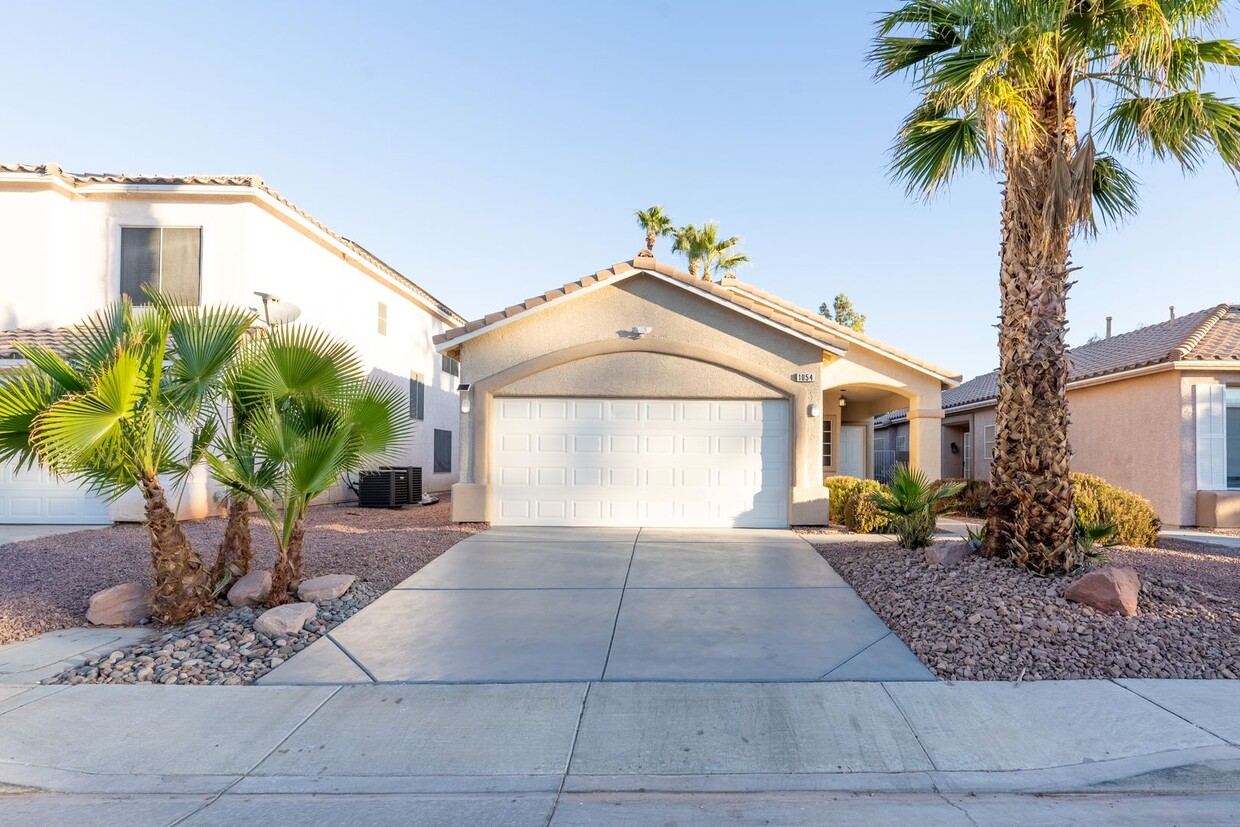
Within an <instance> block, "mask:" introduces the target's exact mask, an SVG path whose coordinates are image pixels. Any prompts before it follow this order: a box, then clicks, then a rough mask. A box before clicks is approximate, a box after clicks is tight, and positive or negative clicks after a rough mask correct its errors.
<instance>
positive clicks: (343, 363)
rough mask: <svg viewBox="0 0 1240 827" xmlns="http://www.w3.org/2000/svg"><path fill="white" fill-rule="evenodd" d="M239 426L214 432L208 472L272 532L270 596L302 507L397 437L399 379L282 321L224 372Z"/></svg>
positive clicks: (405, 429)
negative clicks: (375, 373) (237, 403)
mask: <svg viewBox="0 0 1240 827" xmlns="http://www.w3.org/2000/svg"><path fill="white" fill-rule="evenodd" d="M230 384H231V385H232V393H233V395H234V396H235V397H236V398H238V399H239V400H241V403H242V405H243V407H244V410H245V411H246V416H245V418H244V424H243V426H242V427H241V428H240V429H239V430H238V429H232V430H229V431H228V432H221V433H220V434H218V435H217V437H216V439H215V441H214V443H213V446H212V449H211V450H210V451H209V452H208V454H207V460H208V462H209V464H210V466H211V470H212V473H213V475H214V476H215V478H216V479H217V480H219V481H220V482H221V483H222V484H224V485H225V486H226V487H228V488H229V489H230V490H232V491H236V492H240V493H243V494H244V495H245V496H246V497H249V498H250V499H252V500H253V502H254V504H255V507H256V508H257V509H258V511H259V513H260V514H261V515H262V516H263V518H264V519H265V520H266V522H267V524H268V526H269V527H270V529H271V532H272V536H273V537H274V538H275V542H276V550H277V556H276V563H275V567H274V568H273V570H272V589H271V598H270V602H271V603H272V605H275V604H278V603H283V602H285V601H287V600H288V591H289V588H290V587H291V586H292V584H294V583H296V582H297V581H299V580H300V579H301V577H302V546H303V542H304V538H305V519H306V512H307V509H308V508H309V507H310V503H311V501H313V500H314V498H315V497H317V496H319V495H320V494H323V493H324V492H326V491H328V490H329V489H330V488H331V487H332V486H333V485H334V484H336V482H337V481H338V480H339V479H340V477H341V476H342V475H344V474H346V473H348V472H350V471H356V470H358V469H359V468H364V467H367V466H368V465H370V464H374V463H377V462H379V461H380V460H382V459H383V458H385V457H387V456H388V455H389V454H391V453H393V452H395V451H397V450H399V449H400V448H402V447H403V446H404V444H405V443H406V441H407V439H408V437H409V436H410V431H409V420H408V417H407V415H406V407H405V406H406V405H407V404H408V401H407V399H406V396H405V393H404V391H403V390H402V389H399V388H396V387H394V386H392V385H390V384H387V383H383V382H377V381H372V380H369V379H367V378H366V376H365V371H364V367H363V365H362V362H361V359H360V358H359V357H358V355H357V353H356V352H355V351H354V350H353V348H352V347H350V346H349V345H347V344H346V343H344V342H341V341H339V340H337V339H333V338H332V337H330V336H328V335H327V334H325V333H322V332H321V331H318V330H315V329H314V328H310V327H304V326H297V327H281V328H277V329H276V330H274V331H272V333H271V334H269V335H268V336H266V337H264V338H263V339H261V340H259V341H258V342H256V343H255V344H254V346H253V347H252V348H251V349H250V350H249V351H248V352H247V353H246V354H245V355H244V356H243V357H242V359H241V360H240V365H239V367H238V368H237V370H236V371H235V372H234V373H233V374H232V375H231V376H230Z"/></svg>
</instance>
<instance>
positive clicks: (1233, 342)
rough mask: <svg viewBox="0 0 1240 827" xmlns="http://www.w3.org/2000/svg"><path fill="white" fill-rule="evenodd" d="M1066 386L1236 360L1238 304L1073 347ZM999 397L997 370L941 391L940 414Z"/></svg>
mask: <svg viewBox="0 0 1240 827" xmlns="http://www.w3.org/2000/svg"><path fill="white" fill-rule="evenodd" d="M1068 356H1069V357H1070V358H1071V360H1072V371H1071V373H1070V374H1069V376H1068V381H1069V382H1079V381H1082V380H1084V379H1096V378H1099V377H1103V376H1109V375H1110V374H1113V373H1122V372H1123V371H1127V370H1135V369H1137V368H1143V367H1149V366H1151V365H1157V364H1163V363H1168V364H1170V363H1173V362H1193V361H1219V360H1221V361H1232V360H1235V361H1240V305H1236V304H1220V305H1218V306H1217V307H1211V308H1208V309H1206V310H1199V311H1197V312H1196V313H1188V314H1186V315H1184V316H1180V317H1179V318H1176V319H1171V320H1169V321H1165V322H1161V323H1159V324H1152V325H1149V326H1147V327H1142V328H1138V329H1136V330H1133V331H1130V332H1128V333H1120V334H1117V335H1115V336H1112V337H1110V338H1109V339H1100V340H1098V341H1096V342H1090V343H1088V344H1084V345H1081V346H1080V347H1074V348H1072V349H1071V350H1069V351H1068ZM998 396H999V372H998V371H997V370H992V371H991V372H990V373H983V374H982V375H981V376H975V377H973V378H972V379H970V380H969V381H967V382H963V383H961V384H960V385H959V386H958V387H955V388H951V389H950V390H945V391H943V410H944V411H949V412H950V411H952V410H958V409H960V408H967V407H972V406H974V405H983V404H985V403H989V402H993V401H994V400H995V399H996V398H998ZM907 414H908V410H907V409H904V408H902V409H900V410H898V411H890V412H888V413H885V414H882V415H881V416H878V417H875V419H874V424H875V426H876V427H880V428H881V427H885V426H887V425H892V424H894V423H897V422H901V421H903V419H904V418H905V416H907Z"/></svg>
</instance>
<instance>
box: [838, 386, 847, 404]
mask: <svg viewBox="0 0 1240 827" xmlns="http://www.w3.org/2000/svg"><path fill="white" fill-rule="evenodd" d="M847 404H848V400H847V399H845V398H844V389H843V388H840V407H841V408H842V407H844V406H845V405H847Z"/></svg>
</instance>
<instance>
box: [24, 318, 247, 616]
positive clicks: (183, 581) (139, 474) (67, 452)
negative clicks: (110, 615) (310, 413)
mask: <svg viewBox="0 0 1240 827" xmlns="http://www.w3.org/2000/svg"><path fill="white" fill-rule="evenodd" d="M149 295H150V299H151V301H152V306H151V307H145V308H137V309H135V308H134V306H133V305H132V304H131V302H130V301H129V299H128V298H125V299H122V300H121V301H120V302H118V303H117V304H115V305H113V306H111V307H109V308H107V309H105V310H102V311H100V312H98V313H96V314H95V315H93V316H91V317H89V318H88V319H86V320H84V321H83V322H81V323H80V324H79V325H77V326H76V327H73V328H70V329H69V331H68V336H67V342H66V346H65V348H64V352H63V355H62V354H61V353H58V352H54V351H52V350H51V349H49V348H47V347H43V346H40V345H35V344H24V345H19V346H18V348H17V349H18V350H19V351H20V352H21V354H22V355H23V356H24V357H25V358H26V360H27V362H28V363H29V364H28V365H26V366H24V367H20V368H18V369H17V370H15V371H12V372H9V373H7V374H6V375H5V377H4V378H3V379H0V460H16V461H17V462H18V463H19V464H25V465H34V464H39V465H43V466H46V467H47V468H49V469H50V470H52V471H53V472H55V473H56V474H58V475H59V476H61V477H64V478H66V479H76V480H80V481H81V482H83V483H84V484H86V485H88V486H89V487H90V488H91V489H92V490H94V491H96V492H98V493H99V494H101V495H102V496H105V497H107V498H109V499H116V498H118V497H120V496H121V495H122V494H124V493H125V492H127V491H130V490H132V489H134V488H137V489H138V490H140V491H141V492H142V497H143V499H144V501H145V511H146V526H147V531H148V533H149V536H150V548H151V564H152V568H153V571H154V578H155V588H154V591H153V593H152V597H151V610H152V614H153V615H154V617H155V618H156V619H158V620H161V621H163V622H166V623H180V622H183V621H185V620H188V619H189V618H191V617H194V616H196V615H198V614H200V613H202V612H203V611H205V610H206V609H207V608H209V606H210V605H211V589H210V585H211V584H210V583H209V581H208V577H207V572H206V571H205V570H204V568H203V565H202V560H201V559H200V558H199V556H198V554H197V553H196V552H195V551H194V549H193V547H192V546H191V545H190V542H189V540H188V539H187V538H186V536H185V533H184V532H183V531H182V530H181V527H180V525H179V524H178V522H177V518H176V513H175V511H174V510H173V508H172V507H171V506H170V505H169V504H168V500H167V492H166V490H165V486H164V481H165V478H170V479H172V480H173V481H174V482H178V481H180V480H182V479H183V478H184V477H185V475H186V474H188V473H189V471H190V469H191V468H192V467H193V465H194V464H195V463H196V462H197V461H198V460H199V459H200V458H201V454H202V449H203V447H204V446H205V444H206V443H207V442H208V441H210V439H211V438H212V436H213V434H214V433H215V431H216V420H215V417H214V416H213V414H212V412H211V405H210V402H211V400H212V398H213V397H214V396H215V395H216V394H217V392H218V388H219V385H220V380H221V377H222V376H223V374H224V372H225V370H226V369H227V367H228V365H229V364H230V362H231V360H232V359H233V357H234V355H235V354H236V352H237V351H238V349H239V347H240V346H241V342H242V341H243V338H244V336H245V333H246V331H247V330H248V329H249V327H250V326H251V324H253V322H254V315H253V313H251V312H250V311H247V310H243V309H241V308H234V307H213V308H199V307H179V306H177V305H175V304H174V303H173V302H171V301H170V300H168V299H167V298H165V297H163V296H161V295H159V294H156V293H151V294H149Z"/></svg>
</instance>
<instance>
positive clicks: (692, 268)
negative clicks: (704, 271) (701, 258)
mask: <svg viewBox="0 0 1240 827" xmlns="http://www.w3.org/2000/svg"><path fill="white" fill-rule="evenodd" d="M697 274H698V263H697V259H695V258H691V259H689V275H691V276H696V275H697Z"/></svg>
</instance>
